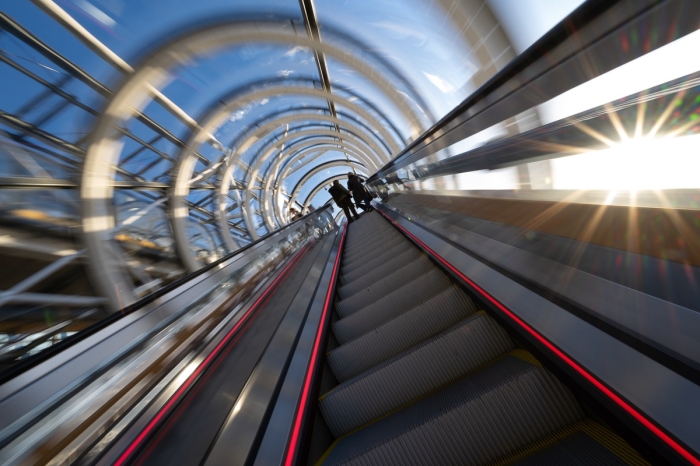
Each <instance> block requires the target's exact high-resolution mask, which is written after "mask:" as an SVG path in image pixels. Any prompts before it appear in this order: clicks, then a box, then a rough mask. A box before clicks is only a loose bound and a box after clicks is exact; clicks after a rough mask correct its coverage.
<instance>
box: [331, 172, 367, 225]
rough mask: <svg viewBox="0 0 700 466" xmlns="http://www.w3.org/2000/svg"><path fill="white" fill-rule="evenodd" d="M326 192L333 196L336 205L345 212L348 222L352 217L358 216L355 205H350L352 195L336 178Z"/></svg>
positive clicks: (356, 217)
mask: <svg viewBox="0 0 700 466" xmlns="http://www.w3.org/2000/svg"><path fill="white" fill-rule="evenodd" d="M328 192H329V193H330V195H331V196H332V197H333V200H334V201H335V203H336V205H337V206H338V207H340V208H341V209H343V212H345V216H346V217H347V218H348V223H349V222H352V221H353V217H354V219H355V220H358V219H359V218H360V216H359V215H357V211H356V210H355V206H354V205H352V197H351V195H350V192H349V191H348V190H347V189H345V188H344V187H343V186H342V185H341V184H340V182H339V181H338V180H335V181H334V182H333V186H331V188H330V189H329V190H328ZM350 212H352V216H350Z"/></svg>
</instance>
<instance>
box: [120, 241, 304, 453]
mask: <svg viewBox="0 0 700 466" xmlns="http://www.w3.org/2000/svg"><path fill="white" fill-rule="evenodd" d="M310 247H311V246H310V245H306V246H304V248H302V249H301V250H300V251H299V252H298V253H297V254H296V256H295V257H294V259H292V260H291V261H290V262H289V264H287V265H286V266H285V268H284V269H283V270H282V272H281V273H280V274H279V275H278V276H277V277H276V278H275V280H274V281H273V282H272V283H271V284H270V285H269V286H268V287H267V288H266V289H265V291H264V292H263V293H262V294H261V295H260V296H259V297H258V299H256V300H255V302H254V303H253V304H252V305H251V306H250V307H249V308H248V310H247V311H246V313H245V314H244V315H243V317H241V319H240V320H239V321H238V322H236V325H234V326H233V328H232V329H231V330H229V331H228V333H227V334H226V335H225V336H224V338H222V339H221V341H220V342H219V343H218V344H217V345H216V347H214V349H213V350H212V352H211V353H209V355H208V356H207V357H206V359H204V361H202V363H201V364H200V365H199V366H198V367H197V369H196V370H195V371H194V372H192V374H190V376H189V377H188V378H187V380H185V382H184V383H183V384H182V385H180V388H178V389H177V391H176V392H175V393H174V394H173V395H172V396H171V397H170V399H169V400H168V402H167V403H166V404H165V405H163V406H162V407H161V408H160V409H159V410H158V412H157V413H156V415H155V416H153V419H151V420H150V422H149V423H148V424H146V427H144V428H143V430H141V432H140V433H139V435H138V436H137V437H136V438H135V439H134V441H133V442H131V444H130V445H129V446H128V447H127V448H126V449H125V450H124V451H123V452H122V454H121V455H120V456H119V458H117V461H116V462H115V463H114V465H115V466H123V465H124V464H126V462H127V461H129V459H130V458H131V456H132V455H133V454H134V453H135V452H136V451H137V450H138V449H139V448H141V446H142V445H143V444H144V443H145V441H146V439H147V438H148V437H150V435H151V434H152V433H154V432H155V431H156V430H157V428H158V426H159V424H160V423H161V422H162V421H163V420H164V419H165V418H166V417H167V414H168V413H169V412H170V411H171V409H172V408H173V407H174V406H175V405H176V404H177V403H178V402H179V401H180V400H181V399H182V398H183V397H184V395H185V393H186V392H187V390H188V389H189V388H190V386H192V384H193V383H194V382H195V381H196V380H197V378H198V377H199V376H200V375H201V374H202V373H203V372H204V371H206V369H207V368H208V367H209V365H210V364H211V363H212V362H213V361H214V360H215V359H216V357H217V356H218V355H219V353H220V352H221V350H222V349H223V348H224V347H225V346H226V345H227V344H228V342H229V341H230V340H231V338H233V336H234V335H235V334H236V332H238V330H239V329H240V328H241V326H242V325H243V324H244V323H245V322H246V320H247V319H248V317H249V316H250V315H251V314H252V313H253V311H255V309H257V307H258V306H259V305H260V303H261V302H263V300H264V299H265V298H266V297H267V296H268V295H269V294H270V293H271V292H272V291H274V289H275V288H276V287H277V285H278V284H279V283H280V281H281V280H282V279H283V278H285V277H286V275H287V272H288V271H289V270H290V269H291V268H292V267H293V266H294V265H296V264H297V263H298V262H299V260H301V257H302V256H303V255H304V254H305V253H306V251H308V249H309V248H310Z"/></svg>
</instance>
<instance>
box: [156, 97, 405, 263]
mask: <svg viewBox="0 0 700 466" xmlns="http://www.w3.org/2000/svg"><path fill="white" fill-rule="evenodd" d="M232 94H233V96H232V97H233V100H232V101H229V99H230V97H229V98H223V99H221V103H223V105H218V106H216V107H215V109H214V110H211V111H209V112H208V114H207V116H206V117H205V118H204V120H203V124H202V129H201V130H200V131H199V132H198V133H193V134H192V137H191V138H190V140H188V143H187V144H186V145H185V146H184V149H183V152H182V153H181V154H180V156H179V158H178V159H179V166H178V167H177V177H176V179H175V188H174V190H173V192H172V194H171V197H170V199H171V202H170V204H169V207H170V217H171V219H172V223H173V234H174V237H175V242H176V245H177V248H178V253H179V254H180V256H181V258H182V259H183V263H184V264H185V266H186V267H187V268H188V269H190V270H196V269H197V268H199V267H200V266H201V264H199V262H198V261H197V259H196V258H195V257H193V255H192V253H191V252H190V251H189V246H188V244H189V238H188V237H187V235H186V232H185V231H184V229H183V227H184V225H185V222H184V219H185V218H186V217H187V216H188V214H187V208H186V207H185V204H184V199H185V198H186V197H187V195H188V194H189V186H190V183H191V181H190V180H191V179H192V173H193V170H194V167H195V165H196V161H197V159H196V158H195V155H194V148H196V147H199V145H201V144H202V143H204V142H205V141H206V137H205V135H206V134H209V133H210V132H211V131H212V130H213V129H214V128H215V127H218V126H219V125H220V123H221V122H222V121H223V120H224V119H225V118H227V117H228V115H229V114H230V112H231V111H232V110H233V109H235V108H239V107H241V106H244V105H246V104H248V103H251V102H256V101H258V100H262V99H265V98H269V97H272V96H274V95H286V94H289V95H302V96H308V97H317V98H319V99H323V100H331V101H334V102H335V103H337V104H339V105H342V106H344V107H345V108H347V109H349V110H350V111H352V112H353V113H355V114H357V115H358V116H360V117H361V118H363V119H364V120H366V121H368V122H370V123H371V124H373V125H374V126H375V127H376V128H377V131H378V132H379V134H381V136H383V139H384V140H385V141H387V143H388V144H389V145H390V147H392V149H395V148H396V147H397V146H396V143H395V142H394V141H393V138H392V137H391V135H390V134H389V133H388V131H387V130H386V128H384V127H383V126H382V125H381V123H380V122H379V121H378V120H377V119H376V118H375V117H374V116H373V115H371V114H370V113H369V112H368V111H367V110H365V109H363V108H362V107H361V106H359V105H358V104H355V103H353V102H350V101H348V100H347V99H345V98H343V97H340V96H337V95H334V94H328V93H327V92H325V91H321V90H318V89H311V88H305V87H297V86H282V87H274V88H265V89H261V90H254V91H250V92H248V93H246V94H244V95H240V94H239V92H234V93H232ZM339 121H342V122H344V121H343V120H339ZM316 134H319V131H316ZM333 136H336V137H339V136H341V135H339V134H338V133H333ZM290 139H292V138H290ZM348 139H352V138H350V137H348ZM288 140H289V139H288ZM278 143H279V141H278ZM360 145H362V144H360ZM395 150H396V149H395ZM365 151H367V152H368V153H372V152H373V151H372V150H371V149H369V148H366V149H365ZM240 155H241V154H239V153H238V152H236V153H235V154H232V155H231V156H230V157H228V159H227V160H226V162H225V164H224V165H225V166H224V167H222V170H223V171H224V176H223V177H222V180H223V185H226V186H228V184H229V183H230V179H231V177H230V175H231V174H232V173H233V171H232V170H228V167H227V165H229V164H234V165H235V164H237V163H238V160H239V159H240ZM270 155H271V153H269V154H267V155H266V156H265V157H264V160H263V162H264V161H266V160H267V158H268V157H269V156H270ZM389 157H390V155H385V156H384V157H382V156H381V155H380V154H377V159H378V160H381V161H382V162H381V163H380V164H379V165H381V164H383V163H385V162H387V161H388V160H389ZM257 167H258V169H256V167H254V168H252V169H249V176H248V184H247V186H246V190H245V198H244V202H246V206H245V209H244V211H243V220H244V223H245V225H246V228H247V230H248V232H249V234H250V236H251V238H252V239H257V238H258V237H259V235H258V233H257V231H256V228H255V226H254V225H253V222H252V220H251V218H250V215H249V212H250V210H249V209H250V202H251V199H252V197H253V195H252V191H253V190H252V189H250V188H251V187H252V186H253V185H252V184H251V183H256V182H257V176H258V171H259V164H257ZM227 194H228V193H227V190H226V189H223V190H220V195H219V200H220V202H222V201H225V199H226V197H227ZM237 200H238V199H237ZM225 209H226V207H225V202H224V204H223V205H222V204H221V203H220V204H219V208H218V209H217V211H218V212H219V213H221V212H223V211H224V210H225ZM220 225H221V222H220ZM267 225H268V227H273V225H274V223H268V224H267ZM221 235H222V237H223V240H224V242H225V243H226V244H227V245H228V246H229V247H232V246H235V242H234V241H232V240H231V241H230V240H229V238H227V237H228V236H230V233H229V231H228V228H225V229H222V231H221Z"/></svg>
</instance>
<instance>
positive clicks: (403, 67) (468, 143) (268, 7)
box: [0, 0, 700, 203]
mask: <svg viewBox="0 0 700 466" xmlns="http://www.w3.org/2000/svg"><path fill="white" fill-rule="evenodd" d="M56 2H57V4H59V5H60V6H61V7H62V8H64V9H65V10H66V11H67V12H68V13H70V14H71V15H72V16H73V17H74V18H75V19H76V20H78V21H79V22H80V23H81V24H82V25H83V26H84V27H86V28H87V29H88V30H89V31H90V32H91V33H92V34H94V35H95V36H96V37H97V38H98V39H99V40H100V41H102V42H103V43H104V44H105V45H107V46H108V47H110V48H111V49H112V50H113V51H114V52H115V53H117V54H118V55H119V56H121V57H123V58H124V59H125V60H127V62H129V63H132V64H136V63H138V62H139V61H140V60H141V59H142V58H143V57H145V56H146V55H147V54H148V53H149V52H151V51H152V50H153V48H154V46H155V44H159V43H162V42H163V40H165V38H167V37H171V36H173V35H174V34H179V33H181V32H182V31H183V30H184V29H185V28H187V27H191V26H192V25H193V24H199V23H201V22H203V21H205V20H207V19H208V18H212V17H224V16H231V15H233V16H235V17H245V18H249V17H253V16H254V17H264V18H273V17H274V18H286V19H287V23H285V24H286V25H283V26H281V27H283V28H287V29H288V28H295V27H299V26H301V25H302V22H301V14H300V11H299V5H298V2H297V1H295V0H265V1H260V0H237V1H231V0H200V1H198V2H192V1H188V0H56ZM315 4H316V10H317V14H318V17H319V21H320V24H321V26H322V35H323V38H324V41H326V42H328V43H330V44H340V43H344V44H345V45H344V46H346V47H347V43H346V42H343V41H344V39H343V37H344V36H352V37H354V38H355V40H356V41H357V43H356V44H355V45H354V46H353V47H354V49H353V52H354V53H357V54H359V55H361V56H362V58H363V59H365V60H367V61H368V62H369V63H371V64H373V65H374V66H377V67H379V68H381V67H386V66H389V67H391V69H393V70H394V72H395V73H397V75H400V76H402V77H403V78H404V80H403V81H402V82H400V81H396V82H397V89H398V90H399V92H401V93H403V95H405V96H406V98H407V100H408V101H410V102H411V105H413V106H414V108H418V109H420V112H421V115H422V118H423V119H424V124H425V125H426V126H429V125H430V124H431V123H432V122H435V121H436V120H437V119H439V118H440V117H442V116H443V115H445V114H446V113H447V112H449V111H450V110H451V109H452V108H453V107H454V106H455V105H457V104H458V103H459V102H461V101H462V100H463V99H464V98H466V97H467V94H468V93H469V92H471V91H473V90H474V89H471V88H470V87H469V85H467V83H468V82H469V78H470V77H471V74H472V73H473V72H474V63H475V59H474V57H473V53H472V51H471V48H470V47H471V45H470V44H467V43H465V41H464V39H463V38H462V36H461V35H460V33H459V30H458V29H457V27H455V25H454V24H452V23H451V22H450V21H447V20H446V16H445V12H444V11H442V10H441V9H440V8H439V7H438V6H437V5H436V4H434V3H432V2H427V1H423V0H383V1H371V2H370V1H367V2H358V1H349V0H345V1H338V0H316V2H315ZM580 4H581V1H580V0H488V5H489V6H490V8H491V9H492V11H493V12H494V14H495V16H496V17H497V19H498V20H499V22H500V27H501V28H502V29H503V30H504V32H505V34H506V36H507V37H509V39H510V41H511V44H512V46H513V49H514V50H515V51H516V52H518V53H520V52H522V51H524V50H526V49H527V48H528V47H530V46H531V45H532V44H533V43H534V42H535V41H536V40H537V39H538V38H539V37H541V36H542V35H543V34H545V33H546V32H547V31H548V30H549V29H551V28H552V27H553V26H554V25H556V24H557V23H558V22H559V21H561V20H562V19H563V18H564V17H565V16H566V15H568V14H569V13H570V12H572V11H573V10H574V9H575V8H577V7H578V6H579V5H580ZM0 9H1V10H2V11H3V12H4V13H6V14H8V15H10V16H11V17H12V18H14V19H15V20H17V21H18V22H19V23H20V24H22V25H23V26H24V27H26V28H27V29H29V30H30V31H31V32H32V33H34V34H36V35H37V36H38V37H39V38H40V39H42V40H44V41H46V42H47V43H49V44H51V45H52V46H54V47H56V48H57V49H58V51H59V52H60V53H62V54H64V55H65V56H67V57H68V58H69V59H71V60H73V61H74V62H75V63H76V64H78V65H79V66H80V67H81V68H83V69H85V70H86V71H87V72H88V73H90V74H91V75H93V76H95V77H96V78H98V79H99V80H101V81H103V82H105V83H107V84H108V85H110V86H111V87H116V86H117V85H118V83H119V82H120V81H121V79H122V78H123V76H122V75H121V74H120V73H119V72H117V71H115V70H114V69H113V68H112V67H111V66H109V65H107V64H106V63H105V62H104V61H102V60H101V59H100V58H98V57H96V56H95V55H94V54H93V53H92V52H90V51H89V50H87V49H86V48H85V47H84V46H82V44H80V43H79V42H78V41H77V40H76V39H75V38H74V37H72V36H71V35H70V34H69V33H67V32H66V31H65V30H63V29H62V28H61V27H60V26H59V25H58V24H56V23H55V22H53V21H52V20H50V19H49V18H48V17H47V16H46V15H45V14H44V13H43V12H41V11H40V10H38V9H37V8H36V7H35V6H34V5H33V4H32V3H31V2H26V1H18V2H3V3H2V5H0ZM699 46H700V34H698V33H695V34H691V35H689V36H687V37H685V38H682V39H680V40H678V41H676V42H674V43H672V44H670V45H668V46H666V47H663V48H662V49H659V50H657V51H654V52H652V53H650V54H648V55H647V56H644V57H642V58H640V59H638V60H636V61H634V62H632V63H630V64H628V65H625V66H623V67H621V68H619V69H617V70H613V71H611V72H609V73H606V74H605V75H603V76H601V77H598V78H596V79H594V80H592V81H590V82H588V83H586V84H584V85H582V86H579V87H578V88H575V89H572V90H571V91H569V92H567V93H565V94H562V95H561V96H558V97H556V98H554V99H552V100H551V101H549V102H546V103H545V104H542V105H540V106H539V107H538V108H537V111H538V114H539V117H540V120H541V122H542V123H548V122H551V121H555V120H558V119H560V118H564V117H567V116H570V115H572V114H575V113H577V112H579V111H582V110H585V109H587V108H591V107H594V106H596V105H599V104H602V103H605V102H608V101H611V100H614V99H616V98H619V97H622V96H624V95H628V94H631V93H633V92H637V91H639V90H642V89H645V88H647V87H650V86H652V85H655V84H659V83H661V82H664V81H667V80H669V79H673V78H676V77H679V76H682V75H685V74H687V73H689V72H693V71H697V70H698V69H700V58H698V57H700V55H698V54H697V53H695V51H696V50H697V49H698V47H699ZM0 49H2V50H3V51H4V52H5V53H7V54H8V56H11V57H13V58H15V59H16V60H17V61H18V62H21V63H22V64H23V65H25V66H27V67H28V68H29V69H31V70H32V71H34V72H36V73H37V74H39V75H40V76H41V77H43V78H44V79H48V80H51V81H56V80H60V79H62V77H63V75H62V73H61V72H60V71H59V70H57V68H56V67H55V66H54V65H52V64H51V63H50V62H47V60H46V59H44V58H43V57H41V56H39V55H38V54H36V53H35V52H32V51H31V50H30V49H29V48H28V47H27V46H25V45H24V44H21V43H19V41H17V40H16V39H13V38H11V37H9V35H8V34H4V35H1V36H0ZM679 57H682V59H679ZM328 64H329V71H330V76H331V80H332V83H333V86H335V87H336V89H338V92H339V93H342V94H343V95H345V96H346V97H349V98H350V100H353V101H358V100H357V99H358V97H356V96H359V97H360V98H364V99H366V100H368V101H371V102H373V103H374V104H376V105H377V107H378V108H379V109H380V110H381V111H382V112H383V113H384V115H386V116H387V117H388V118H389V119H390V120H391V121H392V122H394V123H395V125H396V128H397V130H398V132H399V133H400V137H401V138H403V139H406V140H408V139H409V138H410V136H409V133H410V130H409V128H408V126H407V123H406V121H405V120H403V118H402V117H401V115H400V113H399V112H398V110H397V109H396V108H395V107H394V106H393V105H392V104H391V103H390V102H389V101H388V99H386V97H384V96H383V95H382V93H381V92H380V91H379V90H378V89H377V88H376V86H374V85H373V84H371V83H370V82H369V81H368V80H366V79H364V78H362V77H361V76H360V74H359V73H358V72H357V70H355V69H353V68H352V67H350V66H348V65H346V64H344V63H341V62H339V61H337V60H335V59H333V58H329V59H328ZM385 69H388V68H385ZM650 70H651V72H650ZM316 73H317V71H316V68H315V64H314V61H313V56H312V54H311V53H310V51H309V50H306V49H304V48H303V47H294V46H290V45H285V44H272V43H265V44H244V45H241V46H238V47H232V48H228V49H225V50H219V51H216V52H213V53H210V54H208V55H207V56H202V57H199V58H198V59H196V60H195V61H192V62H188V63H187V64H186V65H183V66H179V67H177V68H176V69H173V70H172V75H173V80H172V81H171V82H170V83H169V84H168V85H167V87H166V88H165V89H164V92H165V93H166V94H167V95H168V96H169V97H170V98H171V99H172V100H173V101H174V102H176V103H177V104H178V105H179V106H181V107H182V108H183V109H184V110H185V111H187V112H188V113H189V114H191V115H193V116H194V117H195V118H198V117H199V116H201V115H203V114H204V113H205V112H206V110H207V109H208V108H209V106H210V105H212V103H215V102H216V101H217V99H218V98H219V97H220V96H221V95H222V93H225V92H226V91H227V90H228V89H231V88H235V87H237V86H238V87H243V88H245V86H246V85H248V84H249V83H251V82H254V81H256V80H258V79H264V78H270V79H278V80H288V81H289V82H290V83H291V82H292V81H293V80H294V79H300V78H301V79H303V78H309V77H311V78H314V77H315V76H317V74H316ZM0 80H1V81H2V82H12V83H13V87H12V92H7V91H0V108H1V109H3V110H6V111H9V112H14V111H16V110H18V109H19V108H20V107H21V106H22V105H23V103H24V102H26V101H27V100H28V99H29V98H31V97H32V96H35V95H37V94H38V93H39V92H41V90H42V88H41V86H39V85H37V84H35V83H32V82H30V81H29V80H26V79H20V78H19V75H18V73H17V72H15V71H13V70H11V69H9V67H7V66H2V65H0ZM67 90H68V91H69V92H71V93H72V94H75V95H77V96H78V97H79V98H80V99H81V100H82V101H83V102H85V103H86V104H88V105H90V106H91V107H93V108H95V109H100V108H101V107H102V106H104V104H105V99H104V98H103V97H101V96H99V95H98V94H97V93H96V92H94V91H92V90H90V89H89V88H87V87H86V86H85V85H83V84H81V83H77V82H72V83H70V84H69V85H68V86H67ZM416 98H420V99H421V102H417V101H416ZM304 102H305V103H304V105H309V106H319V105H321V106H322V105H323V102H319V101H318V99H315V100H314V99H307V100H305V101H304ZM295 103H298V102H297V101H290V99H288V98H287V99H285V98H272V99H269V100H266V101H263V102H258V103H256V104H252V105H249V106H246V107H243V108H240V109H237V110H236V111H235V112H234V113H232V115H231V118H230V119H229V120H228V121H227V122H226V124H225V125H224V126H222V127H221V128H219V129H218V130H217V133H216V136H217V138H219V139H220V140H221V141H222V142H224V143H226V144H228V143H232V142H233V141H234V140H235V139H234V138H235V136H236V135H238V134H240V133H241V131H243V130H244V129H245V128H246V125H249V124H250V122H251V121H253V120H254V119H255V118H259V117H261V116H264V115H266V114H269V113H270V112H271V111H272V110H273V109H278V108H282V107H284V106H291V105H292V104H295ZM54 105H56V102H55V101H51V100H47V101H46V102H44V103H43V104H42V106H40V107H39V108H38V109H37V110H36V111H35V112H34V113H32V114H30V115H29V116H31V117H32V118H40V117H41V115H42V113H43V112H45V111H49V110H50V109H51V108H52V106H54ZM147 113H148V114H149V115H151V116H152V117H153V118H154V119H156V120H157V121H159V122H161V123H162V124H164V125H165V126H166V127H168V128H171V129H172V131H173V132H175V133H176V134H178V135H180V136H182V137H185V136H186V134H187V129H186V128H185V127H184V126H183V125H182V124H181V123H180V122H178V121H177V120H176V119H175V118H174V117H173V116H172V115H170V114H169V113H168V112H166V111H164V110H163V109H162V108H161V107H160V106H158V105H155V104H153V105H150V106H149V107H148V108H147ZM29 119H30V120H31V118H29ZM93 123H94V118H93V117H92V116H90V115H89V114H87V113H86V112H84V111H82V110H80V109H73V110H70V111H69V112H66V113H65V114H62V116H61V118H56V119H53V120H50V121H49V122H48V123H46V124H45V125H44V128H45V129H46V130H48V131H51V132H53V133H55V134H58V135H60V136H61V137H64V138H65V139H68V140H70V141H77V140H79V139H80V138H81V137H82V136H84V135H85V134H86V133H87V132H88V131H89V130H90V128H91V125H92V124H93ZM133 131H134V132H135V133H137V134H139V135H142V136H143V137H147V131H145V130H144V129H143V128H139V127H134V128H133ZM502 134H504V129H503V125H501V124H499V125H496V126H494V127H493V128H490V129H488V130H485V131H484V132H482V133H480V134H477V135H474V136H472V137H471V138H468V140H465V141H462V142H461V143H460V144H459V145H458V146H456V148H455V149H457V152H452V153H458V152H461V151H463V150H467V149H469V148H471V147H478V146H479V145H481V144H483V143H484V142H487V141H488V140H490V139H493V138H494V137H498V136H500V135H502ZM157 148H158V149H159V150H163V151H166V152H169V153H173V152H174V151H175V148H173V147H171V146H168V145H167V144H164V143H160V142H159V143H157ZM258 149H259V147H258V146H256V145H253V146H251V149H250V154H249V155H248V156H249V157H252V154H254V153H255V151H256V150H258ZM149 157H152V155H150V156H149V155H148V154H143V155H141V156H139V157H136V158H135V159H133V160H132V161H131V162H130V163H131V164H132V168H133V169H134V170H137V169H139V168H140V167H149V166H150V159H149ZM339 157H343V154H341V153H338V152H330V153H328V154H326V155H324V156H322V157H321V158H319V159H318V161H319V162H323V161H328V160H335V159H338V158H339ZM591 160H592V159H591ZM581 163H582V164H583V165H586V163H585V162H581ZM570 166H571V167H573V166H574V164H573V162H571V164H570ZM562 167H563V165H562ZM588 167H589V168H588V170H589V171H591V170H599V169H600V166H598V165H595V164H588ZM166 168H167V167H166ZM163 169H164V167H163V165H158V166H155V167H152V168H151V169H150V171H148V172H146V175H147V176H153V177H155V176H157V175H158V173H161V172H162V171H163ZM569 169H570V170H571V169H573V168H569ZM581 169H582V168H580V167H577V169H576V170H581ZM650 169H651V168H650ZM343 170H344V169H342V168H337V169H329V171H327V172H324V173H320V174H319V175H317V176H316V177H314V179H313V180H321V179H324V178H325V177H328V176H329V175H331V174H336V173H343V172H344V171H343ZM562 170H564V171H565V170H566V169H565V168H561V169H560V170H559V172H558V173H560V174H561V175H559V176H561V177H562V178H561V180H564V179H565V178H566V177H565V175H564V174H563V173H564V171H562ZM302 173H303V172H298V173H296V174H295V175H294V176H291V177H290V179H289V180H288V181H287V184H286V185H287V187H288V189H290V188H291V186H293V185H294V184H295V183H296V181H298V179H299V177H300V176H301V175H302ZM592 174H593V172H591V173H590V175H592ZM486 175H488V174H486ZM475 177H479V178H478V179H479V180H480V181H479V183H480V184H482V183H486V184H488V182H487V178H488V176H487V178H483V177H482V175H477V174H474V175H473V176H471V178H470V179H472V180H476V179H477V178H475ZM494 177H498V178H494ZM491 178H492V179H494V180H496V179H498V180H500V181H498V182H494V185H493V186H494V187H497V186H502V184H503V183H506V181H507V180H511V179H512V178H513V177H512V174H509V175H504V174H497V173H494V174H493V175H492V176H491ZM474 182H476V181H474ZM312 184H313V183H312ZM554 185H555V186H564V185H566V183H563V181H562V182H561V183H558V184H557V183H555V184H554ZM310 190H311V187H308V188H307V189H306V190H302V194H304V193H305V192H306V191H310ZM323 195H325V194H324V193H323V192H321V193H320V194H319V201H318V202H317V203H320V201H321V197H322V196H323Z"/></svg>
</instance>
